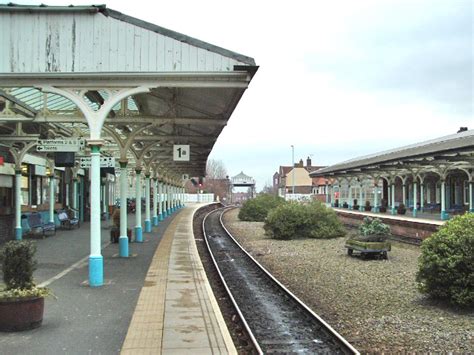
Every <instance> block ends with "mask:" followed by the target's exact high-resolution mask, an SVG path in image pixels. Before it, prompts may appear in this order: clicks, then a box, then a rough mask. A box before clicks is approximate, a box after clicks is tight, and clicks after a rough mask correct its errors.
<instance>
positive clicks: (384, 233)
mask: <svg viewBox="0 0 474 355" xmlns="http://www.w3.org/2000/svg"><path fill="white" fill-rule="evenodd" d="M389 234H390V227H389V226H388V225H386V224H385V223H382V221H381V220H380V219H378V218H370V217H365V218H364V221H363V223H362V224H361V225H360V226H359V234H358V235H357V236H355V237H353V238H350V239H348V240H347V241H346V244H345V247H346V248H347V254H348V255H352V254H353V252H354V251H358V252H360V254H361V256H362V257H363V258H365V257H366V256H368V255H376V256H380V257H382V258H383V259H387V258H388V254H387V253H388V252H389V251H390V250H391V248H392V246H391V244H390V242H387V238H388V236H389Z"/></svg>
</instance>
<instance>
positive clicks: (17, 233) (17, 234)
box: [15, 227, 23, 240]
mask: <svg viewBox="0 0 474 355" xmlns="http://www.w3.org/2000/svg"><path fill="white" fill-rule="evenodd" d="M15 239H16V240H22V239H23V229H22V228H21V227H18V228H15Z"/></svg>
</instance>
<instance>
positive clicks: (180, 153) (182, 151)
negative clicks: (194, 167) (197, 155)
mask: <svg viewBox="0 0 474 355" xmlns="http://www.w3.org/2000/svg"><path fill="white" fill-rule="evenodd" d="M190 155H191V152H190V149H189V145H186V144H175V145H173V160H174V161H189V156H190Z"/></svg>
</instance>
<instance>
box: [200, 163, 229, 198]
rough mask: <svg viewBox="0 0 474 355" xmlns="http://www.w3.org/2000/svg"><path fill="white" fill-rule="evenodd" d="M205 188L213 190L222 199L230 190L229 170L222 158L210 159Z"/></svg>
mask: <svg viewBox="0 0 474 355" xmlns="http://www.w3.org/2000/svg"><path fill="white" fill-rule="evenodd" d="M203 189H204V190H205V191H207V192H211V193H213V194H214V195H216V196H219V199H220V200H221V201H222V199H223V198H224V197H226V196H227V194H228V191H229V181H228V179H227V170H226V168H225V166H224V163H223V162H222V161H221V160H214V159H209V160H208V161H207V165H206V179H205V180H204V186H203Z"/></svg>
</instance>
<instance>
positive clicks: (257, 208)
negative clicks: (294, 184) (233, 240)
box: [239, 194, 285, 222]
mask: <svg viewBox="0 0 474 355" xmlns="http://www.w3.org/2000/svg"><path fill="white" fill-rule="evenodd" d="M284 203H285V200H284V199H283V198H281V197H278V196H274V195H270V194H261V195H258V196H257V197H256V198H253V199H251V200H247V201H245V203H244V205H243V206H242V208H241V209H240V211H239V219H240V220H241V221H251V222H263V221H264V220H265V218H266V217H267V215H268V212H269V211H270V210H271V209H273V208H276V207H278V206H280V205H282V204H284Z"/></svg>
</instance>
